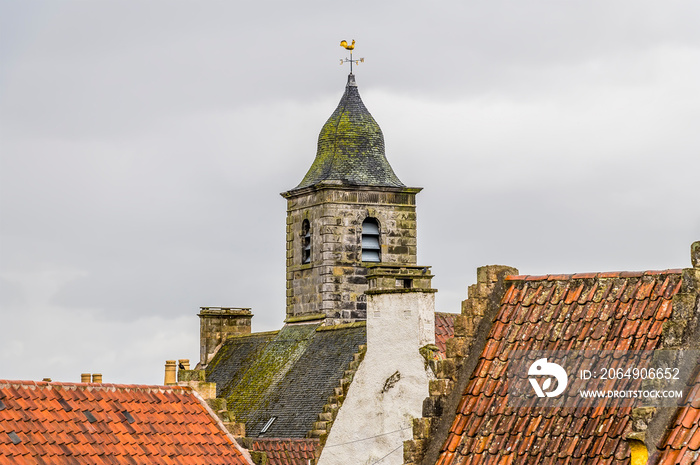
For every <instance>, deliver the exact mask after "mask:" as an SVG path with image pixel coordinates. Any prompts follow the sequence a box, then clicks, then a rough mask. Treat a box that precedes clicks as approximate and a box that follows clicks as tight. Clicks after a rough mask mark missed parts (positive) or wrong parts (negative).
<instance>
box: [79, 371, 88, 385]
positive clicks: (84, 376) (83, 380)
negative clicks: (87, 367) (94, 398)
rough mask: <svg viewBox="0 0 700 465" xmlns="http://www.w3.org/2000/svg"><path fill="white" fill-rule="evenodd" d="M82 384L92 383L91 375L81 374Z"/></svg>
mask: <svg viewBox="0 0 700 465" xmlns="http://www.w3.org/2000/svg"><path fill="white" fill-rule="evenodd" d="M80 382H81V383H89V382H90V373H81V374H80Z"/></svg>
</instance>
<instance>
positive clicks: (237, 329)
mask: <svg viewBox="0 0 700 465" xmlns="http://www.w3.org/2000/svg"><path fill="white" fill-rule="evenodd" d="M197 316H199V366H200V368H203V367H205V366H206V365H207V363H209V360H211V357H212V356H213V355H214V353H215V352H216V349H217V348H218V347H219V344H221V343H222V342H224V341H225V340H226V339H228V338H229V337H231V336H239V335H242V334H250V330H251V326H250V325H251V320H252V318H253V314H252V313H251V311H250V309H249V308H234V307H200V312H199V314H198V315H197Z"/></svg>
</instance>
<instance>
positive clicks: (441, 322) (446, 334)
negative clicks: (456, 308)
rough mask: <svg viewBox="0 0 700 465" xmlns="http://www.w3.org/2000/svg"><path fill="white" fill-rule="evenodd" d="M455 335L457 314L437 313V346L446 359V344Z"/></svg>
mask: <svg viewBox="0 0 700 465" xmlns="http://www.w3.org/2000/svg"><path fill="white" fill-rule="evenodd" d="M454 334H455V314H454V313H439V312H435V345H436V346H437V348H438V349H440V352H439V353H440V358H445V343H446V342H447V340H448V339H449V338H451V337H452V336H454Z"/></svg>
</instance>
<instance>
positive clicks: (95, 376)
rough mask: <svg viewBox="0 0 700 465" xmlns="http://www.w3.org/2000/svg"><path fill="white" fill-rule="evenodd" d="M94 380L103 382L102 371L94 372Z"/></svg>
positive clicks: (94, 381)
mask: <svg viewBox="0 0 700 465" xmlns="http://www.w3.org/2000/svg"><path fill="white" fill-rule="evenodd" d="M92 382H93V383H102V373H93V374H92Z"/></svg>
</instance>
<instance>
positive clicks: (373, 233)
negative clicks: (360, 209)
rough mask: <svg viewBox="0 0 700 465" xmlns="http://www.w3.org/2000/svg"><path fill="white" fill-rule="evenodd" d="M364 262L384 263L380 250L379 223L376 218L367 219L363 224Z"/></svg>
mask: <svg viewBox="0 0 700 465" xmlns="http://www.w3.org/2000/svg"><path fill="white" fill-rule="evenodd" d="M362 261H363V262H380V261H382V260H381V253H380V248H379V222H378V221H377V220H375V219H374V218H367V219H366V220H365V221H364V222H363V223H362Z"/></svg>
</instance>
